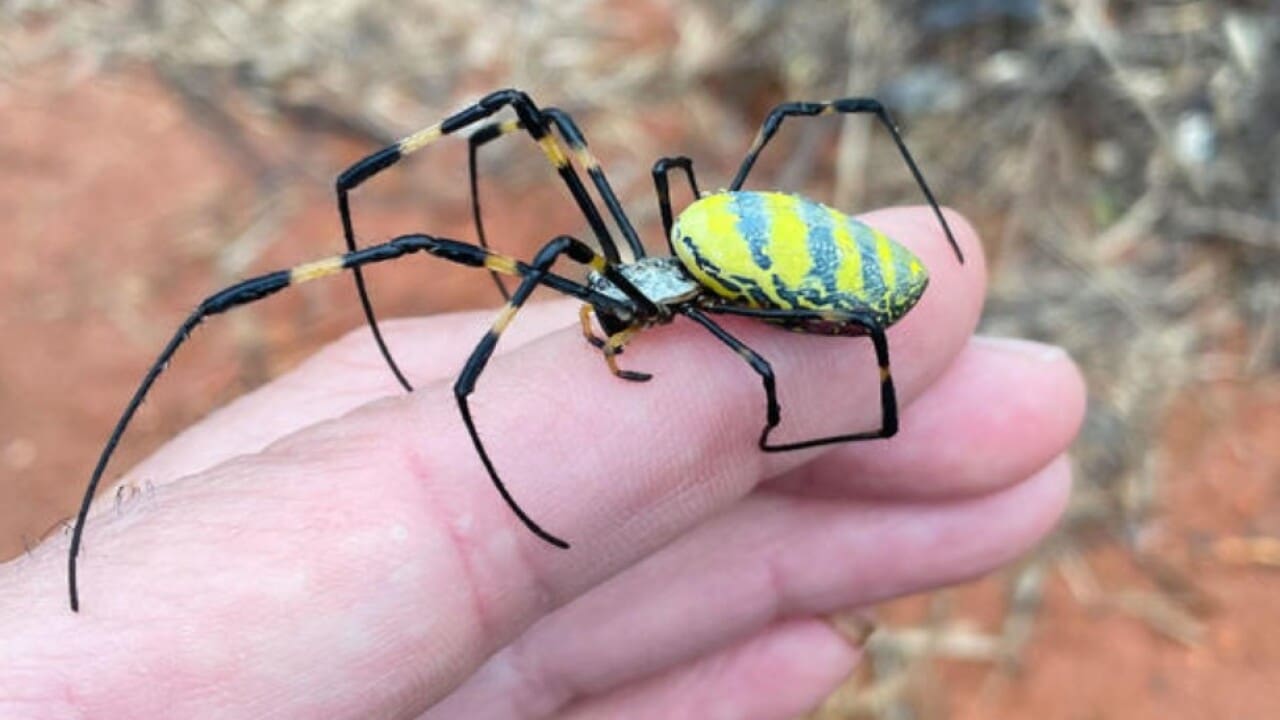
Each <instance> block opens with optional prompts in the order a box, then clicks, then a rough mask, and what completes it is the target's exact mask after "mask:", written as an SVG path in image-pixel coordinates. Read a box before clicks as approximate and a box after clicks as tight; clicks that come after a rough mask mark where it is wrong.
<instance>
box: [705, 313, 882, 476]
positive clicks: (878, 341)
mask: <svg viewBox="0 0 1280 720" xmlns="http://www.w3.org/2000/svg"><path fill="white" fill-rule="evenodd" d="M702 309H703V310H704V311H706V312H709V313H715V314H720V315H738V316H741V317H752V318H757V319H760V320H774V321H791V322H803V321H806V320H821V321H824V322H831V321H832V320H833V319H834V320H838V321H843V322H847V323H849V324H851V325H857V326H859V327H861V328H863V329H865V330H866V332H867V334H868V335H869V336H870V337H871V342H872V344H873V345H874V346H875V351H876V364H877V366H878V367H879V371H880V416H881V421H880V429H879V430H872V431H869V432H859V433H849V434H844V435H831V436H828V437H820V438H813V439H810V440H800V441H797V442H790V443H784V444H782V445H770V444H769V443H768V439H769V433H771V432H772V431H773V427H774V426H775V425H777V423H776V422H774V423H769V424H766V426H765V429H764V432H763V433H761V435H760V449H761V450H764V451H765V452H784V451H788V450H801V449H803V448H809V447H816V446H819V445H830V444H833V443H838V442H856V441H860V440H879V439H882V438H888V437H892V436H893V435H895V434H897V432H898V399H897V393H896V392H895V391H894V387H893V374H892V372H891V370H890V366H889V341H888V338H887V337H886V336H885V331H884V328H882V327H880V325H879V324H877V323H876V322H875V320H874V319H873V318H872V317H870V316H869V315H866V314H863V313H829V312H828V313H819V312H815V311H811V310H781V309H771V308H747V307H736V306H733V305H709V306H707V307H704V308H702ZM686 314H688V313H686ZM713 332H714V331H713ZM752 367H753V368H754V367H755V366H754V365H753V366H752ZM757 372H759V370H757Z"/></svg>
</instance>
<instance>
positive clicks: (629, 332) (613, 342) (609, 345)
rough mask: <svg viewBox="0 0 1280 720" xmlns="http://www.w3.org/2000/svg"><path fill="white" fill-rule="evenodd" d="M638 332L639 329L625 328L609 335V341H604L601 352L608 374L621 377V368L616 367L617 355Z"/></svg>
mask: <svg viewBox="0 0 1280 720" xmlns="http://www.w3.org/2000/svg"><path fill="white" fill-rule="evenodd" d="M638 332H640V328H627V329H626V330H623V331H621V332H618V333H615V334H613V335H610V336H609V339H608V340H606V341H605V343H604V347H603V348H601V350H602V352H604V362H605V364H606V365H608V366H609V372H612V373H613V374H614V375H621V374H622V373H623V370H622V368H619V367H618V360H617V357H618V353H620V352H622V348H623V346H624V345H626V344H627V343H629V342H631V338H632V337H634V336H635V334H636V333H638Z"/></svg>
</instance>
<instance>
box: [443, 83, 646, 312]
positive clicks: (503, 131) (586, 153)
mask: <svg viewBox="0 0 1280 720" xmlns="http://www.w3.org/2000/svg"><path fill="white" fill-rule="evenodd" d="M542 117H543V119H544V120H545V121H546V124H545V125H544V128H543V129H544V130H550V129H551V127H554V128H555V129H556V130H558V131H559V133H560V135H561V137H563V138H564V139H565V142H567V143H568V144H569V149H570V150H571V151H572V153H573V156H574V157H575V158H576V159H577V161H578V164H579V165H581V166H582V167H583V168H585V169H586V171H587V175H588V176H590V177H591V182H592V183H593V184H594V185H595V188H596V192H598V193H599V194H600V197H601V198H603V199H604V203H605V206H606V207H608V209H609V214H610V215H611V216H612V217H613V221H614V223H616V224H617V226H618V229H619V230H621V231H622V235H623V238H624V239H625V240H626V241H627V246H628V247H629V248H630V250H631V254H632V256H633V258H642V257H644V256H645V251H644V245H643V244H642V243H641V242H640V236H639V235H638V234H636V230H635V227H634V226H633V225H632V224H631V220H630V219H629V218H628V217H627V214H626V211H625V210H623V208H622V203H621V202H620V201H619V200H618V196H617V194H616V193H615V192H614V191H613V186H612V185H610V184H609V178H608V177H606V176H605V174H604V169H603V168H602V167H601V166H600V161H598V160H596V157H595V155H593V154H592V153H591V150H590V149H589V148H588V147H587V139H586V137H585V136H584V135H583V133H582V130H581V129H580V128H579V127H578V124H577V123H576V122H574V120H573V117H571V116H570V115H569V113H567V112H565V111H563V110H561V109H559V108H543V110H542ZM523 129H524V125H523V123H522V122H521V121H520V120H518V119H517V120H506V121H503V122H495V123H489V124H487V125H484V126H482V127H481V128H480V129H478V130H476V131H475V132H473V133H472V134H471V136H470V137H468V138H467V174H468V179H469V185H470V188H471V217H472V219H473V220H474V221H475V226H476V235H477V236H478V238H479V241H480V246H481V247H485V248H487V247H489V243H488V239H487V238H486V236H485V231H484V220H483V219H482V217H481V214H480V188H479V183H478V177H479V173H478V172H477V156H478V151H479V149H480V148H481V147H483V146H484V145H487V144H489V143H490V142H492V141H494V140H497V139H498V138H500V137H502V136H504V135H510V134H511V133H514V132H519V131H521V130H523ZM493 280H494V282H495V283H497V285H498V292H500V293H502V299H504V300H510V299H511V292H510V291H509V290H508V289H507V287H506V285H505V284H503V282H502V278H501V277H499V276H498V275H497V274H493Z"/></svg>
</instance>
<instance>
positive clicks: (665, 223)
mask: <svg viewBox="0 0 1280 720" xmlns="http://www.w3.org/2000/svg"><path fill="white" fill-rule="evenodd" d="M672 168H680V169H681V170H684V174H685V177H687V178H689V189H690V190H692V191H693V199H694V200H697V199H698V198H700V197H702V193H701V192H700V191H699V190H698V180H697V178H695V177H694V176H693V160H690V159H689V158H687V157H685V156H683V155H680V156H677V157H664V158H659V159H658V161H657V162H655V163H654V164H653V189H654V190H655V191H656V192H657V194H658V211H659V212H660V213H662V232H663V237H665V238H667V243H668V244H670V243H671V242H672V240H671V226H672V224H673V223H674V222H675V216H674V215H673V214H672V212H671V187H670V185H669V183H668V181H667V174H668V173H670V172H671V169H672ZM674 252H675V249H674V248H673V249H672V253H674Z"/></svg>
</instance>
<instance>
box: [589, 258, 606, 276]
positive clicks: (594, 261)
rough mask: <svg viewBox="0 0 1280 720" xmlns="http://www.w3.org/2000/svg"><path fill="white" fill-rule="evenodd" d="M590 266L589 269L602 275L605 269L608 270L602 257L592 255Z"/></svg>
mask: <svg viewBox="0 0 1280 720" xmlns="http://www.w3.org/2000/svg"><path fill="white" fill-rule="evenodd" d="M590 264H591V269H592V270H595V271H596V272H598V273H603V272H604V271H605V270H606V269H608V263H606V262H605V259H604V256H603V255H592V256H591V263H590Z"/></svg>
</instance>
